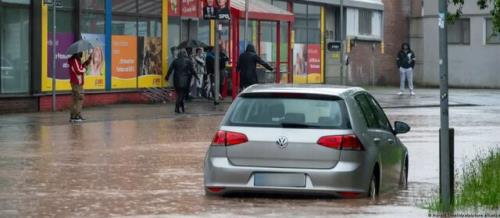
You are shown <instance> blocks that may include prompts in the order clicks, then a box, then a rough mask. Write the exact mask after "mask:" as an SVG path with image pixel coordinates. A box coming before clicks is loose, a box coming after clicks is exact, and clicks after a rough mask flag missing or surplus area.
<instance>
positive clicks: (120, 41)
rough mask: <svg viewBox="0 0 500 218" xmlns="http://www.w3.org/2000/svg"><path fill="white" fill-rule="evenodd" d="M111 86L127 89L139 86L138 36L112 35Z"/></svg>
mask: <svg viewBox="0 0 500 218" xmlns="http://www.w3.org/2000/svg"><path fill="white" fill-rule="evenodd" d="M111 41H112V45H111V51H112V52H111V53H112V58H111V76H112V80H111V87H112V88H113V89H126V88H136V87H137V37H135V36H122V35H113V36H111Z"/></svg>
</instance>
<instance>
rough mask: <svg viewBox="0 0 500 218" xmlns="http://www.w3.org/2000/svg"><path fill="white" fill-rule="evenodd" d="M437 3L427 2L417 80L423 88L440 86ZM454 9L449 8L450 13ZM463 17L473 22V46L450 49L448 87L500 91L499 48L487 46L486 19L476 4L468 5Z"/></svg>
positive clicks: (485, 15)
mask: <svg viewBox="0 0 500 218" xmlns="http://www.w3.org/2000/svg"><path fill="white" fill-rule="evenodd" d="M437 2H438V1H435V0H425V2H424V16H423V18H422V25H423V28H422V31H423V34H422V35H423V43H422V45H421V46H422V47H423V49H422V50H423V52H424V55H423V63H422V66H421V67H422V70H421V71H420V70H416V73H417V74H421V75H415V80H416V82H417V83H418V84H422V85H433V86H436V85H439V62H438V60H439V32H438V26H437V22H438V18H437V12H438V10H437V8H438V4H437ZM452 10H453V6H451V7H450V11H452ZM463 12H464V15H463V16H464V17H468V18H470V33H471V34H470V45H449V46H448V55H449V57H448V58H449V60H448V67H449V84H450V86H454V87H476V88H500V44H486V43H485V17H487V16H489V14H488V13H489V10H484V11H482V10H479V8H478V7H477V5H476V3H475V1H466V5H465V6H464V10H463Z"/></svg>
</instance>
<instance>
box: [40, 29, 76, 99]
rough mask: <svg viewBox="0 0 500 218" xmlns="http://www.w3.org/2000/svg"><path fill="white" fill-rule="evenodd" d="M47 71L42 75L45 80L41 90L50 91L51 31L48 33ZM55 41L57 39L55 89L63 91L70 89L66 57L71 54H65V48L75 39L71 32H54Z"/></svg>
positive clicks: (51, 71) (51, 67) (51, 66)
mask: <svg viewBox="0 0 500 218" xmlns="http://www.w3.org/2000/svg"><path fill="white" fill-rule="evenodd" d="M47 39H48V43H47V44H48V51H47V54H48V57H47V60H48V65H47V66H48V71H47V75H45V76H44V78H43V79H44V80H46V81H45V82H44V83H43V84H44V85H43V87H42V91H51V90H52V73H53V70H52V69H53V64H52V63H53V60H54V58H53V57H54V55H53V52H52V51H53V47H52V45H53V42H52V33H48V36H47ZM56 41H57V47H56V52H57V54H56V55H57V61H56V90H58V91H65V90H71V84H70V83H69V64H68V59H69V58H70V57H71V55H67V54H66V50H67V49H68V47H69V46H70V45H71V44H72V43H73V42H74V41H75V37H74V35H73V33H56Z"/></svg>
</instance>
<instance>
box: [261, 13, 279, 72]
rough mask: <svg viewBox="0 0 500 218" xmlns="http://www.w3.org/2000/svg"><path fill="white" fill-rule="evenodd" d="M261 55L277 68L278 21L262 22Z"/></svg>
mask: <svg viewBox="0 0 500 218" xmlns="http://www.w3.org/2000/svg"><path fill="white" fill-rule="evenodd" d="M259 51H260V56H261V58H262V60H264V61H266V62H268V63H270V64H271V66H272V67H273V68H275V64H276V22H268V21H261V22H260V49H259Z"/></svg>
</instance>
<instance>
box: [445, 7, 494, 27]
mask: <svg viewBox="0 0 500 218" xmlns="http://www.w3.org/2000/svg"><path fill="white" fill-rule="evenodd" d="M449 1H451V2H452V3H453V4H455V5H457V6H458V9H457V11H456V12H454V13H449V14H448V21H450V22H453V21H454V20H455V19H457V18H459V17H460V16H461V15H462V8H463V5H464V2H465V0H449ZM468 1H470V0H468ZM477 5H478V6H479V8H480V9H481V10H484V9H486V8H488V7H489V6H490V5H492V6H493V9H492V10H491V11H490V13H491V16H492V20H493V28H494V30H496V31H495V32H498V33H500V0H477Z"/></svg>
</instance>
